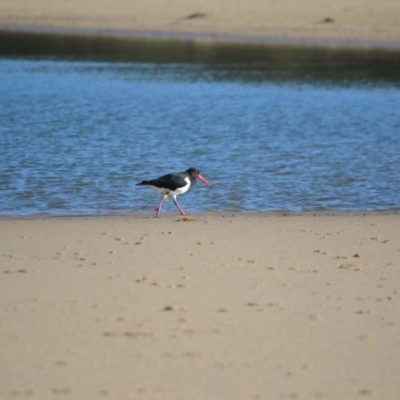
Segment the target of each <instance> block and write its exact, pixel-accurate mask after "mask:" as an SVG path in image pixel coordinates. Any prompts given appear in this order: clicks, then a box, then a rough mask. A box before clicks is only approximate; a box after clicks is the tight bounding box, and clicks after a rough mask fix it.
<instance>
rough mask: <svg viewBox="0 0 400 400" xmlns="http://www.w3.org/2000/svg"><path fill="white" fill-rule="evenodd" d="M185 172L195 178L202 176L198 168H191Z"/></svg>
mask: <svg viewBox="0 0 400 400" xmlns="http://www.w3.org/2000/svg"><path fill="white" fill-rule="evenodd" d="M185 172H186V173H187V174H188V175H190V176H192V177H193V178H197V177H198V176H199V175H200V171H199V170H198V169H197V168H189V169H187V170H186V171H185Z"/></svg>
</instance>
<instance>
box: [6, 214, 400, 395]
mask: <svg viewBox="0 0 400 400" xmlns="http://www.w3.org/2000/svg"><path fill="white" fill-rule="evenodd" d="M1 228H2V229H1V230H0V274H1V275H0V276H1V279H0V298H1V302H0V303H1V308H0V315H1V318H0V321H1V343H2V346H1V350H0V398H5V399H11V398H25V397H27V398H37V399H47V398H70V399H86V400H90V399H99V398H110V399H174V400H176V399H189V398H190V399H199V400H202V399H363V398H368V399H398V398H400V382H399V379H398V372H399V370H400V361H399V360H400V346H399V337H400V325H399V315H400V293H399V284H400V273H399V271H400V270H399V267H400V264H399V260H400V245H399V243H400V216H399V215H398V214H371V215H361V214H359V215H348V214H341V215H316V216H314V215H286V216H285V215H283V214H277V215H275V214H267V215H247V216H246V215H231V214H215V215H192V216H190V217H188V218H182V217H179V216H178V215H176V214H174V213H172V214H168V213H166V214H164V215H163V216H162V218H159V219H155V218H152V217H145V216H127V217H122V216H121V217H90V218H83V217H81V218H36V219H35V218H33V219H4V218H3V219H1Z"/></svg>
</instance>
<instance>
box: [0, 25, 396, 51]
mask: <svg viewBox="0 0 400 400" xmlns="http://www.w3.org/2000/svg"><path fill="white" fill-rule="evenodd" d="M0 31H2V32H4V33H7V32H9V33H15V34H18V33H22V34H27V35H29V34H35V35H42V34H43V35H57V36H62V35H66V36H74V37H80V36H81V37H93V38H113V39H121V40H124V39H126V40H129V39H149V40H152V39H154V40H177V41H196V42H206V43H211V44H212V43H216V44H224V43H229V44H249V45H266V46H295V47H299V48H300V47H306V48H311V47H316V48H332V49H334V48H338V49H366V50H383V51H385V50H386V51H387V50H392V51H399V50H400V40H399V41H377V40H360V39H339V38H310V37H300V38H296V37H290V36H251V35H235V34H221V35H219V34H214V33H204V32H176V31H162V30H161V31H160V30H129V29H125V30H119V29H109V28H105V29H97V28H72V27H55V26H45V25H1V24H0Z"/></svg>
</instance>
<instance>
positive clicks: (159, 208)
mask: <svg viewBox="0 0 400 400" xmlns="http://www.w3.org/2000/svg"><path fill="white" fill-rule="evenodd" d="M163 201H164V195H162V197H161V201H160V204H159V205H158V207H157V208H156V209H155V210H154V211H156V217H159V216H160V214H161V206H162V203H163Z"/></svg>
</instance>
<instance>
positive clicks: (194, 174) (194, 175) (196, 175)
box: [185, 168, 211, 186]
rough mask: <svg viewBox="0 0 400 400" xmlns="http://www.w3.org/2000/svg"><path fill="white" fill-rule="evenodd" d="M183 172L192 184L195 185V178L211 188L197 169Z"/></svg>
mask: <svg viewBox="0 0 400 400" xmlns="http://www.w3.org/2000/svg"><path fill="white" fill-rule="evenodd" d="M185 172H186V173H187V174H188V175H189V177H190V180H191V181H192V184H194V183H196V178H197V179H200V180H201V181H202V182H203V183H204V184H205V185H206V186H211V184H210V183H209V182H208V181H207V179H206V178H204V176H202V175H201V174H200V171H199V170H198V169H197V168H189V169H187V170H186V171H185Z"/></svg>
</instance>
